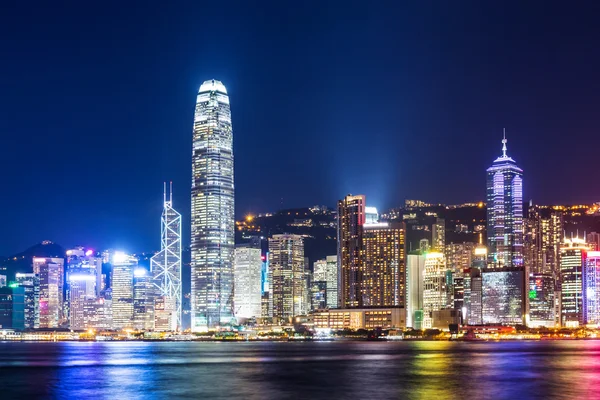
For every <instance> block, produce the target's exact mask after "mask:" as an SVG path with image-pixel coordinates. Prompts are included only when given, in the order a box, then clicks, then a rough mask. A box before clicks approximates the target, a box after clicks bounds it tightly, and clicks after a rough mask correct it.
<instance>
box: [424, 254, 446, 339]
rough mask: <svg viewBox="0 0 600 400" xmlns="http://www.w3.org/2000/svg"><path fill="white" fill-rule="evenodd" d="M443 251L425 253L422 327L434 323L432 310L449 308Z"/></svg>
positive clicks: (427, 326)
mask: <svg viewBox="0 0 600 400" xmlns="http://www.w3.org/2000/svg"><path fill="white" fill-rule="evenodd" d="M446 271H447V269H446V260H445V258H444V253H438V252H431V253H427V254H426V255H425V271H424V274H423V275H424V281H423V328H424V329H430V328H432V327H433V325H434V321H433V312H434V311H439V310H443V309H446V308H450V307H451V306H452V305H451V304H449V302H448V285H447V283H448V281H447V275H446Z"/></svg>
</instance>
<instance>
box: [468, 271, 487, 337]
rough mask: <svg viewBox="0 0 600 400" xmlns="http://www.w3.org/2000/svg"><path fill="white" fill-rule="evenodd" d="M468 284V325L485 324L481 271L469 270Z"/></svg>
mask: <svg viewBox="0 0 600 400" xmlns="http://www.w3.org/2000/svg"><path fill="white" fill-rule="evenodd" d="M466 276H467V277H468V284H467V283H465V288H469V290H468V291H466V290H465V305H466V307H467V324H469V325H482V324H483V279H482V276H481V269H479V268H477V267H472V268H471V269H469V271H468V274H467V275H466Z"/></svg>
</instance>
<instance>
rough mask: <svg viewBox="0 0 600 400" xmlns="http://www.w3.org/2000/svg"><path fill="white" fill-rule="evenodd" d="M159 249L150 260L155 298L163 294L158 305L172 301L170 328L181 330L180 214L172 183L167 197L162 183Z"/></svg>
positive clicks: (165, 188)
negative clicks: (175, 202) (161, 300)
mask: <svg viewBox="0 0 600 400" xmlns="http://www.w3.org/2000/svg"><path fill="white" fill-rule="evenodd" d="M160 232H161V233H160V252H158V253H157V254H155V255H154V256H153V257H152V258H151V259H150V270H151V271H152V275H153V281H154V286H155V288H156V289H157V290H156V297H165V298H166V300H165V301H163V302H161V304H170V303H174V304H175V310H174V313H175V315H173V316H171V318H170V320H171V323H172V326H171V327H170V328H169V330H177V329H181V301H182V299H181V214H179V213H178V212H177V211H175V209H173V183H171V184H170V190H169V200H167V184H166V183H165V186H164V194H163V212H162V216H161V218H160Z"/></svg>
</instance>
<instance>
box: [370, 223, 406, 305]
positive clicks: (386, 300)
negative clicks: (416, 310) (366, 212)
mask: <svg viewBox="0 0 600 400" xmlns="http://www.w3.org/2000/svg"><path fill="white" fill-rule="evenodd" d="M405 237H406V228H405V226H404V223H398V222H396V223H388V222H380V223H373V224H364V225H363V268H362V270H363V276H362V289H361V290H362V293H363V295H364V306H365V307H392V306H398V307H404V306H405V305H406V301H405V294H406V293H405V289H406V283H405V281H406V266H405V264H404V260H405V256H406V241H405Z"/></svg>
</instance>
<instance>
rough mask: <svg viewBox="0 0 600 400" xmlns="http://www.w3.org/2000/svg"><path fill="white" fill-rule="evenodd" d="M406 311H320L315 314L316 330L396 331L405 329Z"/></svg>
mask: <svg viewBox="0 0 600 400" xmlns="http://www.w3.org/2000/svg"><path fill="white" fill-rule="evenodd" d="M405 311H406V310H405V309H404V308H400V307H382V308H379V307H378V308H346V309H333V310H331V309H330V310H319V311H316V312H315V313H314V314H313V322H314V326H315V327H316V328H330V329H335V330H341V329H369V330H372V329H377V328H382V329H394V328H405V327H406V326H407V325H406V312H405Z"/></svg>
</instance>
